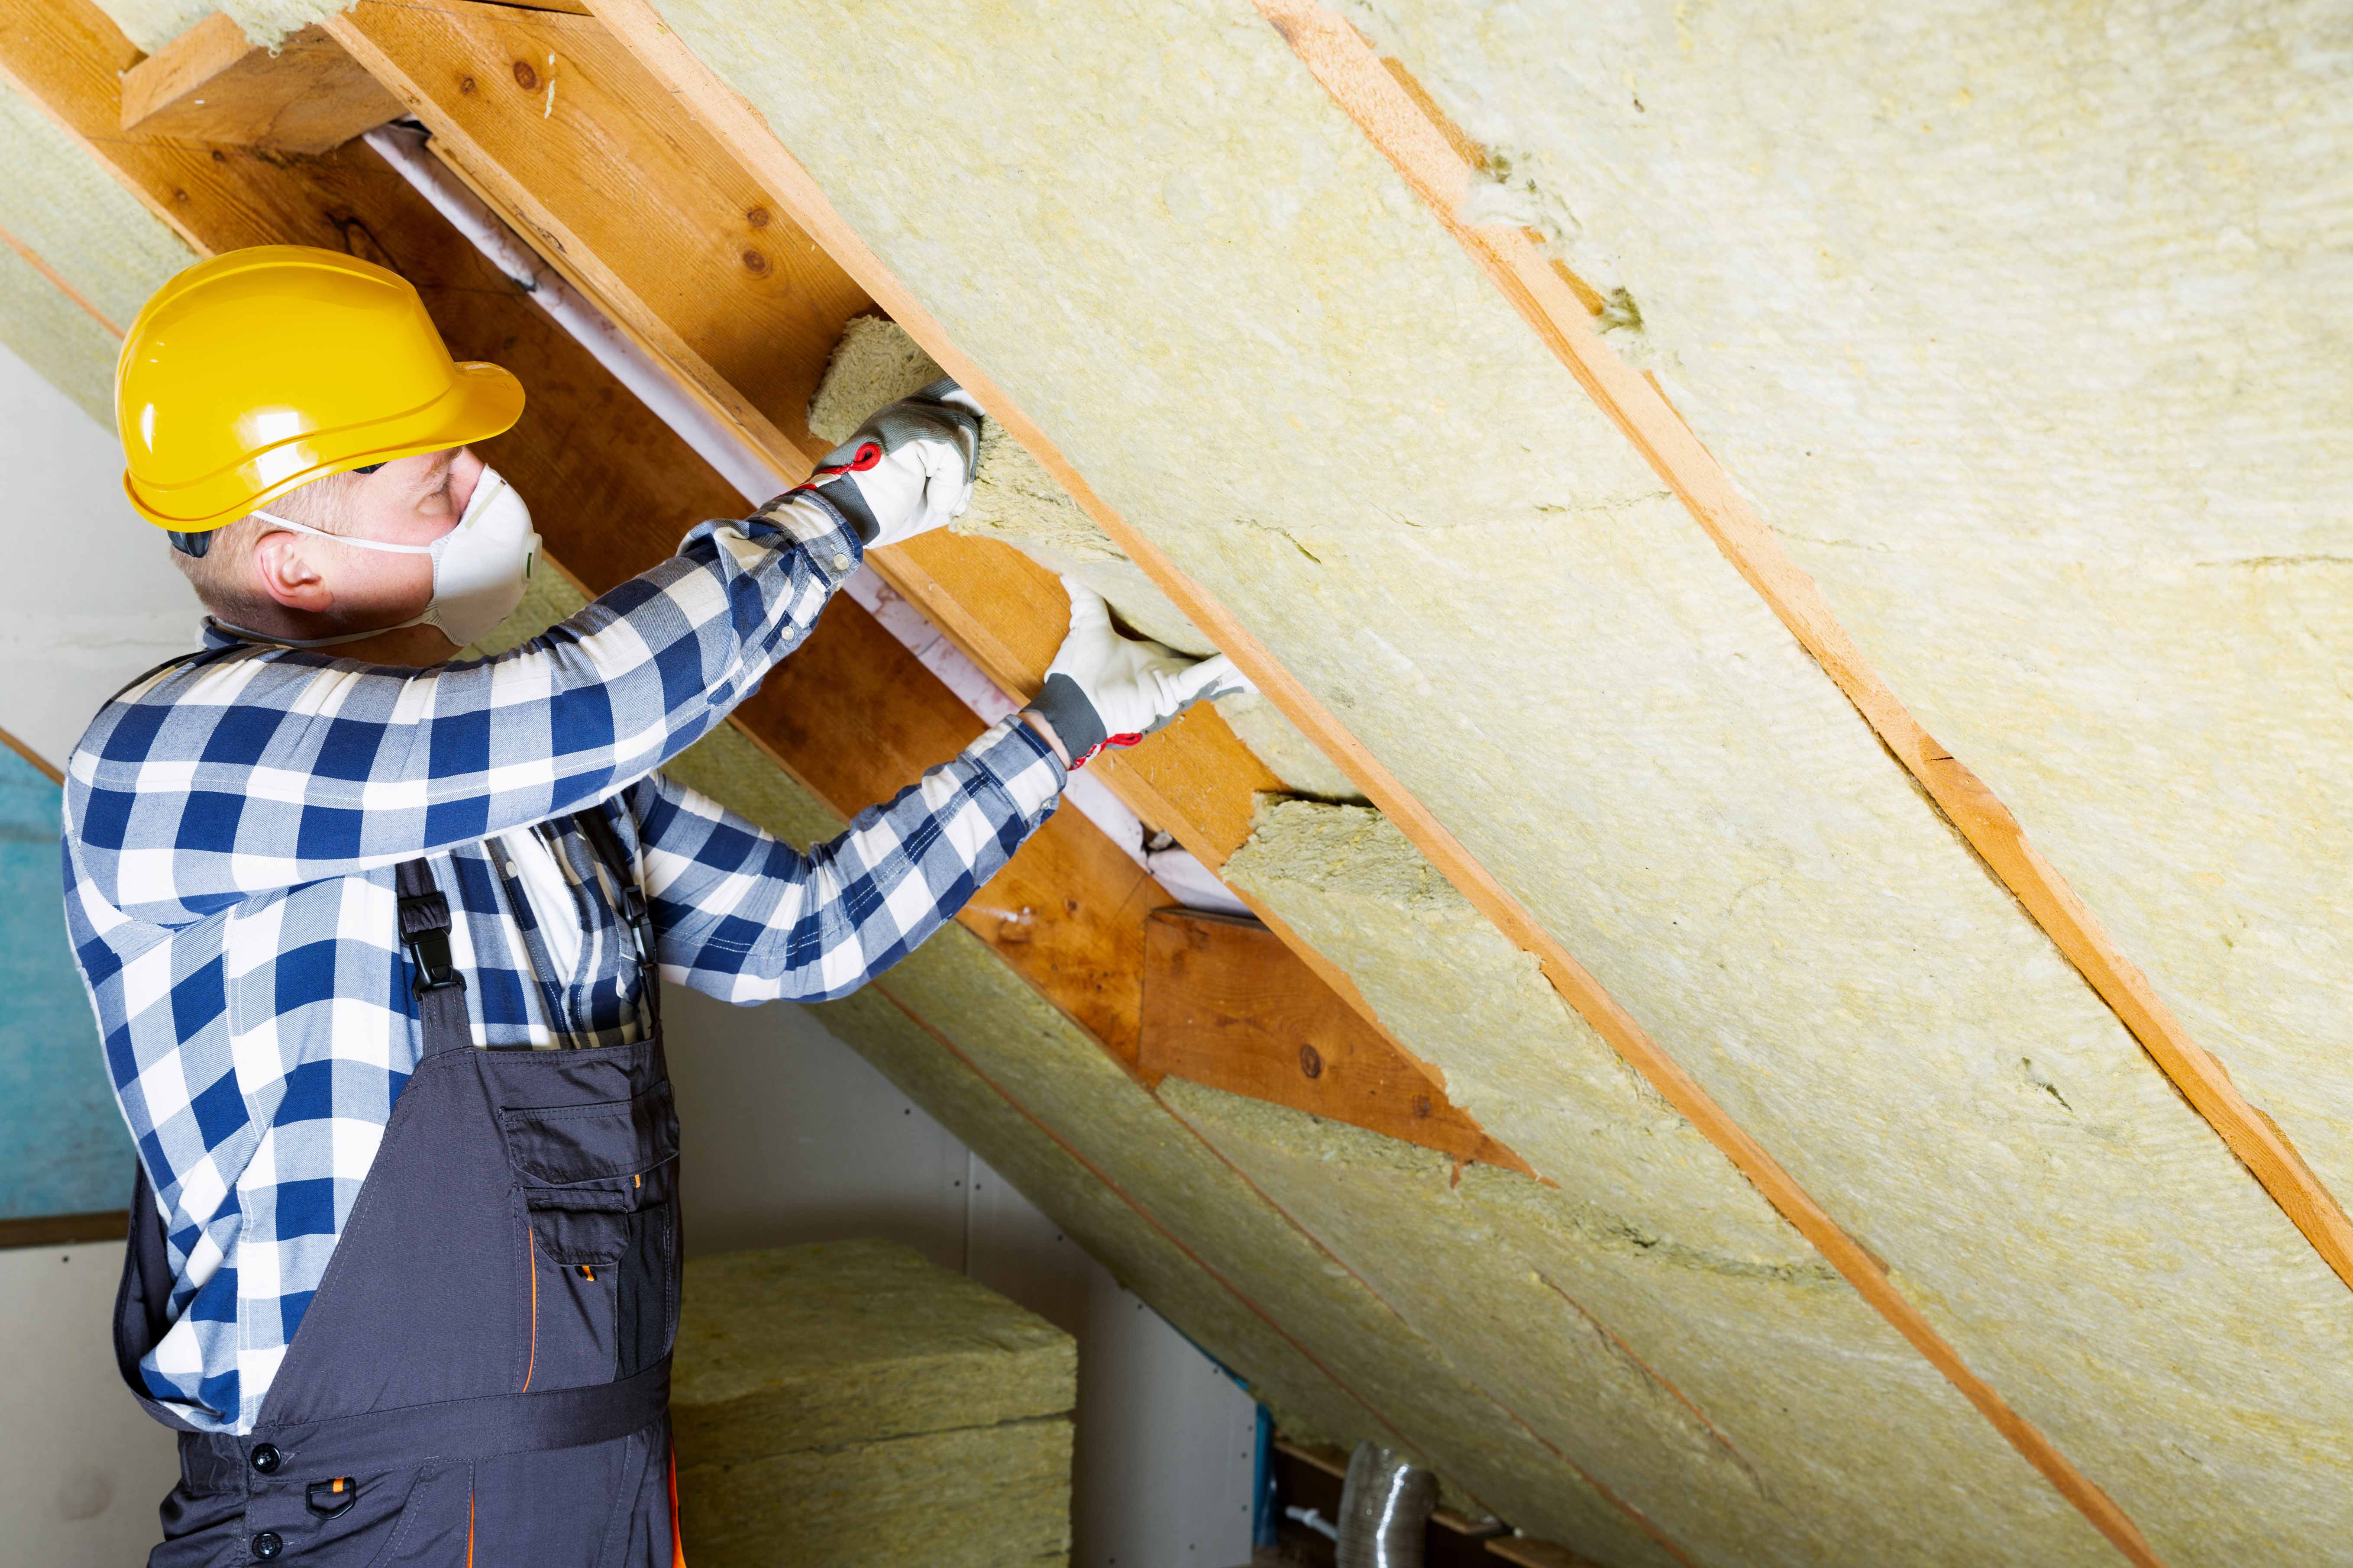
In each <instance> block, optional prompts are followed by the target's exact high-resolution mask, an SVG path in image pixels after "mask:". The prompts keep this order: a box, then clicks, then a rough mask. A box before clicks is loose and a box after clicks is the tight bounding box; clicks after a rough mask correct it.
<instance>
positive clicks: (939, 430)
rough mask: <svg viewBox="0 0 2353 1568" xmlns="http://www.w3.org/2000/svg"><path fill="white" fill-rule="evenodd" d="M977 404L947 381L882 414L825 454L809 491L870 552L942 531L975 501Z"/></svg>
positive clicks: (969, 395) (869, 419)
mask: <svg viewBox="0 0 2353 1568" xmlns="http://www.w3.org/2000/svg"><path fill="white" fill-rule="evenodd" d="M980 417H981V416H980V405H979V404H977V403H975V402H974V401H973V400H972V395H971V394H970V393H968V392H966V391H965V390H964V388H962V387H960V386H958V385H957V384H955V382H953V381H951V380H949V379H948V378H947V377H945V376H943V377H941V378H940V379H939V380H937V381H935V382H934V383H932V384H931V385H929V386H927V387H925V388H923V390H922V391H921V392H918V393H917V394H915V395H913V397H902V398H901V399H900V400H899V401H898V402H896V403H893V404H892V405H890V406H889V407H887V408H883V409H880V410H878V411H877V412H876V413H874V414H873V415H872V416H870V417H869V418H868V419H867V421H866V423H865V424H863V425H860V426H859V427H858V429H857V431H856V432H855V433H854V434H852V435H851V437H849V440H847V441H844V442H843V443H842V444H841V445H840V446H839V447H835V448H834V449H833V450H832V451H830V452H828V453H827V454H826V455H825V458H824V460H823V461H822V462H820V463H818V466H817V472H816V473H815V474H814V475H813V476H811V478H810V479H809V482H808V488H809V489H813V490H815V491H816V492H817V493H818V495H819V496H821V497H823V498H824V499H825V500H828V501H830V502H831V503H833V505H834V507H835V508H836V509H837V510H839V511H840V512H841V513H842V515H843V516H844V517H846V518H847V519H849V525H850V527H851V528H853V529H855V530H857V531H858V537H859V539H860V541H861V542H863V543H864V544H865V546H866V548H868V549H869V550H871V549H873V548H874V547H875V546H876V545H878V544H899V543H903V542H905V541H907V540H910V539H913V538H914V537H915V535H917V534H919V533H929V532H930V531H932V530H933V529H935V528H944V527H945V526H947V521H948V519H950V518H952V517H955V516H958V515H960V514H961V513H962V512H963V511H964V509H965V506H967V505H968V504H970V502H971V500H972V476H973V468H974V465H975V464H976V462H977V461H978V459H979V456H980Z"/></svg>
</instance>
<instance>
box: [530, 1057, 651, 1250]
mask: <svg viewBox="0 0 2353 1568" xmlns="http://www.w3.org/2000/svg"><path fill="white" fill-rule="evenodd" d="M499 1122H500V1126H501V1131H503V1132H504V1133H505V1134H506V1143H507V1158H508V1160H509V1161H510V1162H511V1163H512V1165H513V1167H514V1173H515V1181H516V1184H517V1185H518V1186H520V1187H521V1188H522V1195H523V1202H524V1204H525V1205H526V1206H527V1207H529V1209H530V1210H531V1218H532V1229H533V1231H534V1232H536V1233H537V1235H538V1237H539V1244H540V1246H541V1248H542V1249H543V1251H544V1252H545V1253H546V1254H547V1256H548V1257H549V1258H551V1259H553V1260H554V1261H555V1262H558V1263H575V1264H578V1263H586V1264H591V1265H593V1264H599V1263H616V1262H618V1261H619V1260H620V1258H621V1257H622V1253H623V1250H624V1248H625V1247H626V1246H627V1245H628V1240H627V1238H628V1233H629V1232H630V1230H631V1229H632V1228H634V1227H633V1226H632V1225H631V1223H630V1218H631V1216H633V1215H638V1214H641V1213H643V1212H645V1211H647V1210H650V1209H657V1208H667V1207H668V1205H669V1203H670V1193H671V1190H672V1188H673V1186H674V1184H675V1183H676V1180H677V1166H678V1112H677V1110H675V1109H674V1108H673V1107H672V1105H671V1103H670V1082H669V1080H668V1079H664V1080H662V1081H661V1082H659V1083H656V1084H653V1085H652V1086H650V1087H649V1088H647V1089H642V1090H640V1091H639V1092H638V1093H637V1094H636V1095H634V1096H632V1097H631V1098H629V1099H628V1100H596V1101H591V1102H590V1103H588V1104H585V1105H554V1106H541V1107H523V1108H521V1109H516V1110H504V1111H501V1112H500V1114H499Z"/></svg>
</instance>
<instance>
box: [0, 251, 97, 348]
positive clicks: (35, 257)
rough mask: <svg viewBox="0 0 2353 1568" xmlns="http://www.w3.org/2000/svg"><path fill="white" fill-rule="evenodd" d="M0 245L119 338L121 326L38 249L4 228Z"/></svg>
mask: <svg viewBox="0 0 2353 1568" xmlns="http://www.w3.org/2000/svg"><path fill="white" fill-rule="evenodd" d="M0 245H5V246H6V247H8V248H9V249H11V250H13V251H15V252H16V254H17V255H18V256H21V257H23V258H25V265H26V266H27V267H30V268H32V269H33V270H34V271H36V272H37V273H39V274H40V275H41V276H42V277H43V278H45V279H47V280H48V282H49V284H50V286H51V287H53V288H55V289H57V291H58V293H60V294H63V295H64V296H65V297H66V298H67V299H69V300H72V301H73V303H74V307H75V308H76V309H77V310H80V311H81V313H82V314H83V315H85V316H88V317H89V318H90V320H91V321H96V322H97V323H98V324H99V325H100V326H101V327H104V328H105V329H106V330H107V331H109V332H111V333H112V334H113V335H114V336H115V337H118V338H119V337H121V335H122V328H121V326H120V325H119V324H117V323H116V322H115V321H114V319H113V318H112V317H111V316H109V315H108V314H107V313H106V312H105V311H103V310H100V309H99V308H98V307H97V306H96V305H94V304H92V303H90V296H89V295H87V294H85V293H83V292H82V291H81V290H80V289H77V288H75V287H74V286H73V285H72V284H70V283H69V282H67V281H66V280H65V277H64V275H63V274H62V273H60V272H58V269H57V268H54V267H52V266H50V265H49V264H48V262H47V260H46V259H44V258H43V257H42V256H41V253H40V252H39V251H37V250H35V249H34V248H33V247H31V246H29V245H26V243H25V242H24V241H23V240H21V239H18V238H17V237H16V236H15V235H13V234H10V233H9V232H8V231H7V230H6V229H5V228H0Z"/></svg>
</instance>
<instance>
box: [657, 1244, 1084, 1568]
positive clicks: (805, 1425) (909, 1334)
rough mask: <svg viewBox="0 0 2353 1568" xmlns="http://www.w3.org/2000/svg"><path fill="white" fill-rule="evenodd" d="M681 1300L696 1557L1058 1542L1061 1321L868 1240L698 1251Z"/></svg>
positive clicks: (892, 1559)
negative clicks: (712, 1254)
mask: <svg viewBox="0 0 2353 1568" xmlns="http://www.w3.org/2000/svg"><path fill="white" fill-rule="evenodd" d="M681 1300H682V1306H681V1313H680V1319H679V1329H678V1347H677V1352H676V1356H675V1362H676V1369H675V1372H674V1373H673V1374H672V1379H671V1387H670V1418H671V1423H672V1426H673V1427H674V1429H675V1440H676V1445H677V1451H678V1495H679V1516H680V1519H681V1523H682V1526H683V1529H684V1534H685V1545H686V1550H687V1551H688V1552H691V1554H692V1556H693V1560H694V1561H695V1562H696V1563H698V1564H703V1565H705V1568H723V1565H726V1564H732V1563H742V1564H753V1563H775V1562H778V1561H788V1562H793V1563H810V1564H825V1565H828V1568H853V1565H863V1564H870V1563H871V1564H874V1565H875V1568H885V1565H895V1564H898V1563H910V1562H922V1563H937V1564H955V1563H969V1564H972V1565H973V1568H994V1565H996V1564H999V1563H1019V1562H1025V1561H1039V1562H1044V1561H1056V1562H1059V1561H1061V1560H1062V1559H1061V1558H1060V1557H1058V1556H1057V1555H1056V1554H1057V1553H1062V1554H1065V1555H1066V1554H1067V1553H1068V1552H1069V1549H1070V1530H1071V1411H1072V1408H1073V1406H1074V1405H1076V1404H1077V1402H1078V1354H1077V1347H1076V1345H1075V1344H1074V1343H1073V1342H1072V1341H1071V1336H1070V1335H1068V1334H1066V1333H1064V1332H1062V1331H1060V1329H1057V1328H1055V1327H1054V1326H1053V1325H1052V1324H1050V1323H1049V1322H1047V1321H1044V1320H1043V1319H1041V1318H1039V1317H1037V1316H1036V1315H1034V1314H1032V1313H1030V1312H1028V1311H1025V1310H1023V1309H1021V1308H1020V1307H1018V1306H1016V1305H1014V1304H1013V1303H1012V1302H1011V1301H1008V1300H1006V1299H1005V1298H1003V1297H1002V1296H999V1295H997V1293H996V1292H994V1291H992V1290H989V1289H987V1288H986V1287H984V1286H982V1285H980V1284H978V1283H976V1281H974V1280H971V1279H966V1278H965V1277H964V1276H963V1275H961V1274H958V1273H955V1272H954V1271H953V1270H950V1269H945V1268H940V1267H939V1266H938V1265H936V1264H934V1263H932V1262H929V1261H928V1260H926V1259H925V1258H923V1256H922V1255H920V1254H918V1253H916V1252H913V1251H912V1250H910V1249H909V1248H907V1247H899V1246H894V1245H892V1244H891V1243H889V1242H881V1241H846V1242H824V1243H818V1244H816V1245H812V1246H805V1247H777V1248H773V1249H770V1250H766V1251H759V1252H735V1253H725V1254H722V1255H720V1256H717V1257H709V1258H696V1259H694V1260H693V1261H691V1262H690V1263H689V1264H688V1265H687V1266H686V1283H685V1289H684V1292H683V1295H682V1297H681Z"/></svg>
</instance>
